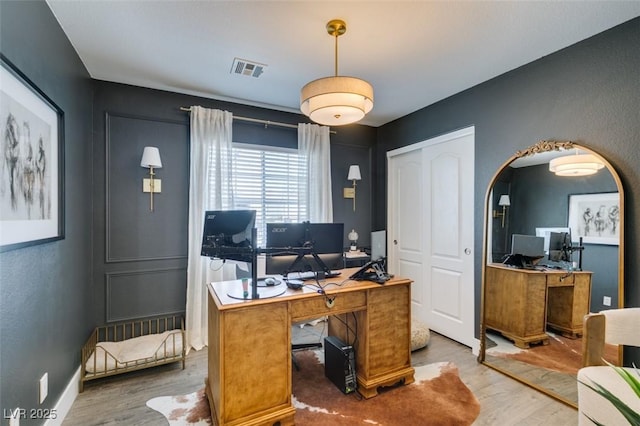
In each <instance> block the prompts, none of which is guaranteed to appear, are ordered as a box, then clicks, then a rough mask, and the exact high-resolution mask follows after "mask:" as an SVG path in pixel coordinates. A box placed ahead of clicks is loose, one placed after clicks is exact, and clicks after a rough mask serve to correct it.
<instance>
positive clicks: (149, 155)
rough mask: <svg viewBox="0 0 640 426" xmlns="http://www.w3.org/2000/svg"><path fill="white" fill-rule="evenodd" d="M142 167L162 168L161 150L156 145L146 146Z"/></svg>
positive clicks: (141, 162)
mask: <svg viewBox="0 0 640 426" xmlns="http://www.w3.org/2000/svg"><path fill="white" fill-rule="evenodd" d="M140 166H141V167H146V168H150V167H153V168H156V169H159V168H162V160H161V159H160V151H159V150H158V148H156V147H155V146H145V147H144V151H143V152H142V160H141V161H140Z"/></svg>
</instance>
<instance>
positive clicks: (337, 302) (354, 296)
mask: <svg viewBox="0 0 640 426" xmlns="http://www.w3.org/2000/svg"><path fill="white" fill-rule="evenodd" d="M329 297H330V298H334V297H335V299H334V301H333V306H332V307H331V308H329V307H328V306H327V303H326V299H325V298H324V297H320V296H319V297H313V298H308V299H299V300H294V301H292V302H291V319H293V320H297V319H305V318H314V317H318V316H322V315H331V314H336V313H341V312H351V311H358V310H361V309H365V308H366V306H367V296H366V293H365V292H364V291H358V292H354V293H337V294H333V295H331V296H329Z"/></svg>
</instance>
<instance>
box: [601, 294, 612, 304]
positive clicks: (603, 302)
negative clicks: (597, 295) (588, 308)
mask: <svg viewBox="0 0 640 426" xmlns="http://www.w3.org/2000/svg"><path fill="white" fill-rule="evenodd" d="M602 304H603V305H604V306H611V298H610V297H609V296H604V297H603V298H602Z"/></svg>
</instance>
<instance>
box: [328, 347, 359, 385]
mask: <svg viewBox="0 0 640 426" xmlns="http://www.w3.org/2000/svg"><path fill="white" fill-rule="evenodd" d="M324 375H325V376H327V378H328V379H329V380H331V381H332V382H333V383H334V384H335V385H336V386H337V387H338V389H340V390H341V391H342V393H344V394H348V393H351V392H354V391H355V390H356V389H357V387H358V384H357V379H356V358H355V352H354V351H353V347H352V346H350V345H347V344H345V343H344V342H342V340H340V339H338V338H337V337H335V336H327V337H325V338H324Z"/></svg>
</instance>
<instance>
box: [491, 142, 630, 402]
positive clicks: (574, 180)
mask: <svg viewBox="0 0 640 426" xmlns="http://www.w3.org/2000/svg"><path fill="white" fill-rule="evenodd" d="M573 151H574V150H572V152H571V154H570V155H566V154H567V153H565V155H566V157H568V158H569V157H575V153H574V152H573ZM590 157H592V158H595V159H596V160H597V157H595V156H590ZM560 158H563V157H560ZM552 168H554V167H553V164H552V165H550V164H549V156H548V153H545V155H542V154H536V155H532V156H529V157H521V158H518V159H516V160H515V161H513V162H512V163H511V164H509V165H508V166H506V167H504V169H503V170H502V171H501V172H500V173H499V174H498V175H497V177H496V178H495V180H494V184H493V186H492V189H491V192H490V196H489V200H490V201H489V203H490V206H489V209H488V212H489V213H490V215H489V219H488V220H489V221H490V223H488V230H489V234H488V237H489V238H488V241H487V244H489V246H488V252H487V253H488V255H487V266H486V275H485V283H484V285H485V290H484V294H485V308H484V322H485V324H484V326H485V331H486V333H485V341H484V344H485V350H486V352H485V353H486V358H485V360H486V361H487V362H488V363H489V364H490V365H493V366H495V367H498V368H500V369H502V370H503V371H506V372H507V373H508V374H511V375H513V376H514V377H518V378H519V379H521V380H525V381H527V382H529V383H531V384H534V385H535V386H538V387H541V388H543V389H546V390H547V391H549V392H550V393H551V394H553V395H555V396H557V397H559V398H560V399H563V400H566V401H567V402H569V403H570V404H576V403H577V389H576V385H575V377H576V373H577V371H578V369H579V368H581V367H582V364H583V359H582V345H583V343H582V336H583V330H582V321H583V317H584V316H585V315H586V314H588V313H590V312H600V311H603V310H606V309H611V308H615V307H618V305H619V299H618V298H619V288H618V284H619V276H618V263H619V262H618V261H619V237H620V235H619V226H618V222H619V220H620V200H619V195H618V191H619V189H618V184H617V181H616V179H615V178H614V176H613V175H612V173H611V172H610V171H609V169H607V168H603V167H601V166H600V167H594V168H593V169H594V170H591V171H590V172H589V174H582V175H575V174H566V173H565V174H564V175H563V174H558V173H557V171H555V172H554V170H551V169H552ZM596 212H597V218H598V219H597V221H596ZM596 222H597V223H598V224H597V226H596ZM605 359H607V360H609V361H611V362H617V360H618V348H617V347H616V346H612V345H609V346H608V347H607V349H606V351H605Z"/></svg>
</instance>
